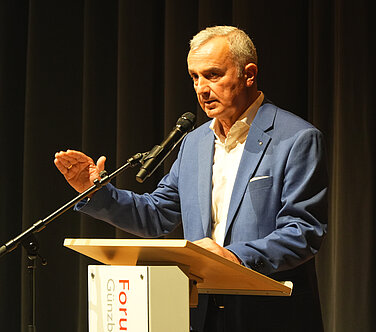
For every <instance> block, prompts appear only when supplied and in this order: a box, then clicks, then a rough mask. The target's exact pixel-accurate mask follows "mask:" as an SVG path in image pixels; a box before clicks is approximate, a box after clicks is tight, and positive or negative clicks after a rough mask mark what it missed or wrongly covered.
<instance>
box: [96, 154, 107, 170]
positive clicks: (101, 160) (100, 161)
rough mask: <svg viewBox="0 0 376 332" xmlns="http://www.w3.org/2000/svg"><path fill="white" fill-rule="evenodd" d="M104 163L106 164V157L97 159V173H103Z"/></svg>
mask: <svg viewBox="0 0 376 332" xmlns="http://www.w3.org/2000/svg"><path fill="white" fill-rule="evenodd" d="M105 162H106V157H105V156H102V157H99V159H98V161H97V168H98V171H99V172H102V171H104V163H105Z"/></svg>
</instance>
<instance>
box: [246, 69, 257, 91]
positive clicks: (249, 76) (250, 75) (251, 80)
mask: <svg viewBox="0 0 376 332" xmlns="http://www.w3.org/2000/svg"><path fill="white" fill-rule="evenodd" d="M244 75H245V79H246V85H247V87H249V88H250V87H251V86H252V85H253V84H255V83H256V77H257V65H256V64H255V63H249V64H247V65H246V66H245V69H244Z"/></svg>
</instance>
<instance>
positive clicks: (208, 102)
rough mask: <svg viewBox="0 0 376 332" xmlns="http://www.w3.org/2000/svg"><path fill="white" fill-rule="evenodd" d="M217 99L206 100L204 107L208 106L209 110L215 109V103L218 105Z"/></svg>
mask: <svg viewBox="0 0 376 332" xmlns="http://www.w3.org/2000/svg"><path fill="white" fill-rule="evenodd" d="M217 102H218V100H217V99H212V100H205V101H204V105H205V106H207V107H208V108H213V107H214V106H215V103H217Z"/></svg>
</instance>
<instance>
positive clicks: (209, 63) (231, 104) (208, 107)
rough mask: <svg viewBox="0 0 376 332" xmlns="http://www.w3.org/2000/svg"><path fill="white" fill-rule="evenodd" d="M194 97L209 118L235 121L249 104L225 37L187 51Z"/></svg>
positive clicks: (242, 77) (243, 78) (244, 83)
mask: <svg viewBox="0 0 376 332" xmlns="http://www.w3.org/2000/svg"><path fill="white" fill-rule="evenodd" d="M188 71H189V74H190V75H191V77H192V79H193V85H194V89H195V91H196V94H197V99H198V102H199V104H200V106H201V107H202V109H203V110H204V111H205V113H206V114H207V115H208V116H209V117H210V118H217V119H218V120H220V121H221V120H222V121H233V122H234V121H235V120H236V119H237V118H238V117H239V116H240V115H241V114H242V113H243V112H244V111H245V110H246V109H247V107H248V106H249V105H248V104H249V96H248V93H247V87H246V78H245V75H242V76H239V74H238V73H239V72H238V68H237V66H236V64H235V63H234V62H233V60H232V58H231V55H230V50H229V46H228V43H227V40H226V38H224V37H215V38H213V39H211V40H209V41H208V42H206V43H205V44H204V45H202V46H201V47H199V48H198V49H196V50H194V51H190V52H189V54H188Z"/></svg>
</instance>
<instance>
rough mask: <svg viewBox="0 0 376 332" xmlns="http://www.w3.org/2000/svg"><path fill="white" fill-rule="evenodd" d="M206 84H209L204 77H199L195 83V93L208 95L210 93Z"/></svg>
mask: <svg viewBox="0 0 376 332" xmlns="http://www.w3.org/2000/svg"><path fill="white" fill-rule="evenodd" d="M208 83H209V82H208V80H207V79H206V78H205V77H199V78H198V79H197V81H196V82H195V90H196V93H197V94H199V95H205V94H208V93H209V91H210V89H209V85H208Z"/></svg>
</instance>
